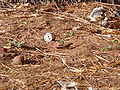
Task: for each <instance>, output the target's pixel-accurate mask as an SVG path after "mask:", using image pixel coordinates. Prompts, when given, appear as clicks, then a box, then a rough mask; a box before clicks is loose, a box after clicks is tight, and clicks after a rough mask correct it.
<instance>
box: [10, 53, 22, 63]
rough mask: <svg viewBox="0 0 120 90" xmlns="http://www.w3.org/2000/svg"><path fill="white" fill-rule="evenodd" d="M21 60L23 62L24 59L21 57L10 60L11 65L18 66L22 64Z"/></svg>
mask: <svg viewBox="0 0 120 90" xmlns="http://www.w3.org/2000/svg"><path fill="white" fill-rule="evenodd" d="M23 60H24V57H23V56H22V55H19V56H16V57H14V59H13V60H12V64H13V65H20V64H22V62H23Z"/></svg>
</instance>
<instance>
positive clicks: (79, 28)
mask: <svg viewBox="0 0 120 90" xmlns="http://www.w3.org/2000/svg"><path fill="white" fill-rule="evenodd" d="M98 6H104V7H107V8H112V7H113V6H110V5H104V4H101V3H79V4H72V5H67V6H64V7H63V6H62V7H57V6H56V5H55V4H49V5H46V4H45V5H44V4H39V5H30V6H29V7H24V8H16V9H10V10H6V9H5V10H3V9H1V10H0V13H1V14H0V89H1V90H61V86H60V85H59V83H58V82H57V81H67V82H77V83H78V84H77V88H78V90H88V88H89V87H91V88H93V89H94V90H119V89H120V41H119V40H120V35H119V33H117V34H111V35H112V37H106V36H104V35H103V33H101V32H102V31H103V28H102V27H101V26H100V25H99V24H96V23H91V22H89V21H88V20H86V17H87V15H88V14H89V13H90V12H91V11H92V9H93V8H95V7H98ZM104 30H109V29H108V28H105V29H104ZM47 32H50V33H54V34H55V35H56V38H55V40H53V41H51V42H49V43H46V42H45V41H44V40H43V36H44V35H45V33H47ZM11 41H14V42H15V43H20V42H23V41H24V42H26V43H25V44H21V46H19V47H18V46H15V44H14V45H11V48H9V49H7V51H6V50H5V48H3V47H4V46H7V44H8V43H10V42H11ZM58 43H60V44H66V43H72V44H71V45H70V46H68V47H65V48H57V44H58ZM16 56H21V57H23V58H22V60H21V58H19V59H20V60H21V64H20V63H17V65H16V63H14V64H13V62H14V59H15V57H16ZM18 61H19V60H18ZM63 61H66V64H67V65H66V64H65V63H64V62H63ZM69 67H74V69H75V70H73V68H69ZM77 70H79V71H77ZM68 90H74V88H68Z"/></svg>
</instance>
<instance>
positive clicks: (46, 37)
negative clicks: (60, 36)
mask: <svg viewBox="0 0 120 90" xmlns="http://www.w3.org/2000/svg"><path fill="white" fill-rule="evenodd" d="M54 39H55V35H54V34H53V33H49V32H47V33H46V34H45V35H44V41H45V42H51V41H52V40H54Z"/></svg>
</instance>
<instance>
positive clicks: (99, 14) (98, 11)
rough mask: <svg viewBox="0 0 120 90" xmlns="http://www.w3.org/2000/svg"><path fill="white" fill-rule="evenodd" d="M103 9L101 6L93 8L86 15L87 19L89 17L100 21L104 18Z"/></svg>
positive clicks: (91, 19)
mask: <svg viewBox="0 0 120 90" xmlns="http://www.w3.org/2000/svg"><path fill="white" fill-rule="evenodd" d="M105 12H106V11H105V10H104V8H103V7H98V8H94V9H93V11H92V12H91V13H90V15H89V16H88V19H90V21H93V22H94V21H101V20H102V19H104V18H105Z"/></svg>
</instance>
